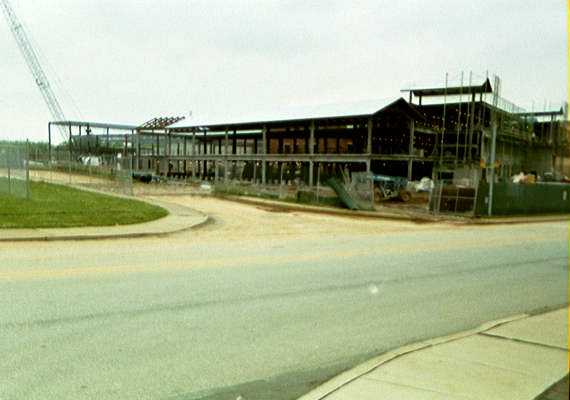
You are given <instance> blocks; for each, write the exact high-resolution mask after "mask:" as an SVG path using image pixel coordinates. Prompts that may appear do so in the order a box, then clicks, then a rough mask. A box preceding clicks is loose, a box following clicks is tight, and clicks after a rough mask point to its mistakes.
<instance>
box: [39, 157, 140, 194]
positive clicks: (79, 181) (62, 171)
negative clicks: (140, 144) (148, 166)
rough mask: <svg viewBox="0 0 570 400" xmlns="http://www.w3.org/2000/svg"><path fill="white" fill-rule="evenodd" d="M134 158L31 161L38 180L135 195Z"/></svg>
mask: <svg viewBox="0 0 570 400" xmlns="http://www.w3.org/2000/svg"><path fill="white" fill-rule="evenodd" d="M132 162H133V160H132V158H131V157H117V156H86V157H80V158H79V159H77V160H73V159H72V160H70V159H69V158H68V159H61V158H59V159H55V160H51V161H50V160H48V159H47V158H46V159H41V158H40V159H37V158H36V159H35V160H31V161H30V162H29V175H30V178H31V179H32V180H34V181H41V182H48V183H55V184H66V185H74V186H80V187H85V188H89V189H95V190H99V191H105V192H112V193H118V194H123V195H128V196H132V195H133V168H132V167H133V164H132Z"/></svg>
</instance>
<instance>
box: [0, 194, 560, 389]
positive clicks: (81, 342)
mask: <svg viewBox="0 0 570 400" xmlns="http://www.w3.org/2000/svg"><path fill="white" fill-rule="evenodd" d="M161 199H162V200H169V201H173V202H177V203H180V204H185V205H189V206H192V207H195V208H196V209H199V210H201V211H205V212H207V213H210V214H211V215H212V216H213V219H214V222H213V223H211V224H209V225H208V226H206V227H204V228H203V229H201V230H197V231H190V232H186V233H181V234H177V235H174V236H170V237H167V238H147V239H136V240H105V241H85V242H52V243H38V242H35V243H12V244H10V243H0V293H1V294H2V296H1V305H0V399H2V400H7V399H42V400H43V399H58V400H61V399H168V400H182V399H209V400H211V399H232V400H234V399H236V398H239V396H241V398H242V399H244V400H248V399H264V400H265V399H294V398H296V397H297V396H299V395H301V394H303V393H304V392H306V391H308V390H309V389H310V388H311V387H313V386H315V385H317V384H319V383H320V382H322V381H324V380H326V379H327V378H329V377H331V376H332V375H335V374H337V373H339V372H341V371H343V370H345V369H347V368H350V367H352V366H354V365H355V364H357V363H359V362H362V361H364V360H365V359H367V358H369V357H371V356H373V355H376V354H379V353H382V352H384V351H387V350H389V349H393V348H395V347H398V346H400V345H403V344H406V343H410V342H414V341H418V340H422V339H424V338H429V337H434V336H441V335H446V334H450V333H452V332H456V331H460V330H465V329H468V328H472V327H474V326H477V325H479V324H480V323H482V322H484V321H488V320H493V319H497V318H501V317H505V316H509V315H513V314H517V313H521V312H527V311H531V310H538V309H541V308H551V307H555V306H558V305H562V304H566V303H567V293H568V287H567V285H568V275H567V274H568V226H567V224H566V223H535V224H526V225H502V226H457V225H447V224H435V225H431V224H420V225H417V224H412V223H406V222H394V221H381V220H365V219H350V218H346V217H338V216H327V215H312V214H306V213H300V212H289V213H286V212H274V211H273V210H270V209H260V208H256V207H253V206H247V205H241V204H237V203H232V202H226V201H222V200H214V199H206V198H193V197H189V196H173V197H171V198H161Z"/></svg>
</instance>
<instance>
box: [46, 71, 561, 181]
mask: <svg viewBox="0 0 570 400" xmlns="http://www.w3.org/2000/svg"><path fill="white" fill-rule="evenodd" d="M494 85H495V86H497V87H496V88H493V85H491V82H490V81H489V80H488V79H485V80H484V81H483V82H481V83H479V84H476V85H465V86H464V85H461V86H448V85H447V84H446V85H445V86H441V87H421V88H409V89H406V90H404V92H406V93H407V94H408V99H407V101H406V100H405V99H404V98H402V97H395V98H391V99H385V100H377V101H367V102H359V103H352V104H338V105H325V106H313V107H293V108H283V109H281V110H278V111H276V112H273V113H267V114H261V115H251V116H248V115H240V116H238V117H236V118H230V117H228V118H224V119H204V120H199V119H182V118H160V119H153V120H151V121H149V122H147V123H145V124H143V125H141V126H137V127H132V126H128V127H127V126H113V125H107V128H106V129H107V130H106V133H105V132H103V133H99V134H96V133H94V132H93V129H94V128H97V127H98V128H101V129H105V124H99V125H94V124H91V125H89V123H78V122H75V123H71V122H66V121H58V122H55V124H59V125H66V124H67V125H68V126H69V132H70V137H69V152H70V154H73V157H74V158H77V157H78V156H80V155H84V154H100V153H108V152H109V151H111V152H120V153H121V154H122V155H123V157H125V156H128V157H130V159H131V160H132V161H131V162H132V168H133V170H136V171H141V172H149V173H155V174H159V175H163V176H169V177H174V178H195V179H202V180H211V181H235V180H237V181H246V182H252V183H259V184H266V185H270V184H277V183H283V182H287V183H289V184H291V185H299V186H303V185H306V186H313V185H315V184H316V183H317V181H319V182H320V181H321V180H324V179H326V178H327V177H328V176H336V175H340V174H350V173H351V172H357V171H358V172H360V171H369V172H372V173H375V174H384V175H394V176H403V177H406V178H407V179H409V180H417V179H420V178H422V177H424V176H427V177H431V178H433V179H445V180H452V181H454V182H461V184H462V185H467V186H469V185H476V184H477V182H478V181H480V180H482V179H483V180H485V179H487V175H488V170H489V169H490V168H491V167H492V166H491V165H490V162H491V159H492V157H491V153H492V150H493V149H492V147H493V146H492V143H493V126H496V127H497V129H496V140H495V143H496V146H495V157H494V159H495V163H494V166H495V168H494V169H495V171H496V176H497V177H498V179H506V178H507V177H509V176H511V175H512V174H514V173H518V172H520V171H526V172H531V171H533V172H536V173H537V174H539V175H543V174H546V173H553V172H556V171H557V170H560V169H561V168H562V164H563V162H564V160H563V159H564V155H565V151H566V149H567V136H566V135H565V134H564V132H565V125H564V120H565V118H564V117H565V116H564V113H563V110H562V109H559V110H550V111H548V110H547V111H541V112H528V111H524V110H522V109H520V108H518V107H516V106H514V105H513V104H512V103H508V102H507V101H505V100H504V99H501V98H500V97H499V96H498V86H499V81H498V79H496V80H495V83H494ZM82 125H83V126H84V131H83V132H84V134H83V136H81V129H82ZM85 126H86V127H87V128H85ZM110 126H111V127H115V128H117V127H118V128H121V129H123V131H121V132H120V133H119V134H118V135H117V136H118V140H115V141H110V140H109V127H110ZM74 130H75V132H74ZM105 135H106V137H105ZM97 136H102V137H101V138H99V139H98V138H97ZM110 143H112V144H111V145H110ZM117 144H118V145H117ZM70 157H71V156H70Z"/></svg>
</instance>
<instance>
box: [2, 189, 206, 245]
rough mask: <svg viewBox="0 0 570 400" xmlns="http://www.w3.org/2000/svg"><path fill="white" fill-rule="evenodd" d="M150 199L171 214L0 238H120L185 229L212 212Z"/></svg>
mask: <svg viewBox="0 0 570 400" xmlns="http://www.w3.org/2000/svg"><path fill="white" fill-rule="evenodd" d="M138 200H143V201H148V202H149V203H152V204H156V205H158V206H161V207H163V208H165V209H166V210H168V215H167V216H166V217H164V218H160V219H157V220H155V221H150V222H145V223H142V224H132V225H116V226H99V227H81V228H49V229H0V242H15V241H46V240H90V239H118V238H135V237H145V236H162V235H167V234H171V233H176V232H181V231H185V230H187V229H192V228H195V227H198V226H200V225H202V224H205V223H206V222H207V221H208V216H207V215H205V214H203V213H201V212H198V211H195V210H192V209H190V208H188V207H183V206H180V205H176V204H172V203H167V202H163V201H158V200H155V199H152V200H151V201H149V200H145V199H138Z"/></svg>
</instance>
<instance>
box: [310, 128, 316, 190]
mask: <svg viewBox="0 0 570 400" xmlns="http://www.w3.org/2000/svg"><path fill="white" fill-rule="evenodd" d="M309 154H310V155H311V156H312V155H314V154H315V121H311V127H310V130H309ZM314 168H315V165H314V161H313V160H312V157H311V161H309V186H310V187H312V186H313V171H314Z"/></svg>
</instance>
